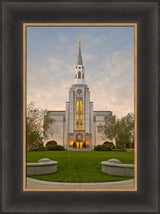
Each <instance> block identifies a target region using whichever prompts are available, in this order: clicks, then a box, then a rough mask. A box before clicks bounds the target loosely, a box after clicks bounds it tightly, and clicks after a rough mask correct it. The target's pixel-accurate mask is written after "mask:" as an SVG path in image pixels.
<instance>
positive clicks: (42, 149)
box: [30, 146, 47, 151]
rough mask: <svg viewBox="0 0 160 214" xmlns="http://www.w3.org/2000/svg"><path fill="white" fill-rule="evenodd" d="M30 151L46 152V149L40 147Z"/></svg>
mask: <svg viewBox="0 0 160 214" xmlns="http://www.w3.org/2000/svg"><path fill="white" fill-rule="evenodd" d="M30 151H47V148H46V147H44V146H40V147H38V148H32V149H31V150H30Z"/></svg>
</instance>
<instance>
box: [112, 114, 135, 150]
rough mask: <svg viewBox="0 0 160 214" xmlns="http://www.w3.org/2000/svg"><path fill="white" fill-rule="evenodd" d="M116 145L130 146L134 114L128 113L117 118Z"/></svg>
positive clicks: (132, 135)
mask: <svg viewBox="0 0 160 214" xmlns="http://www.w3.org/2000/svg"><path fill="white" fill-rule="evenodd" d="M115 129H116V143H117V145H122V146H125V147H126V146H127V147H130V146H131V144H132V142H133V140H134V134H135V131H134V114H133V113H128V114H127V116H125V117H122V118H121V119H118V120H117V123H116V126H115Z"/></svg>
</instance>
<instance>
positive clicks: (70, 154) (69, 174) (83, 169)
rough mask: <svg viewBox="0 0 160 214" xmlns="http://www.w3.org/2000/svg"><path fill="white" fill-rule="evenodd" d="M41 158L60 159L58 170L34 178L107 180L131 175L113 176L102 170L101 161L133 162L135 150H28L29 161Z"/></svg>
mask: <svg viewBox="0 0 160 214" xmlns="http://www.w3.org/2000/svg"><path fill="white" fill-rule="evenodd" d="M41 158H49V159H51V160H56V161H58V170H57V172H55V173H52V174H48V175H34V176H30V177H32V178H36V179H40V180H46V181H56V182H83V183H86V182H106V181H120V180H127V179H130V178H131V177H122V176H112V175H108V174H105V173H103V172H102V171H101V164H100V163H101V161H106V160H109V159H111V158H116V159H119V160H120V161H121V162H122V163H126V164H127V163H128V164H133V163H134V152H113V151H112V152H111V151H109V152H98V151H42V152H37V151H36V152H33V151H32V152H27V162H37V161H38V160H39V159H41Z"/></svg>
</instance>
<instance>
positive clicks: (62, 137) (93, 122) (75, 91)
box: [45, 46, 115, 150]
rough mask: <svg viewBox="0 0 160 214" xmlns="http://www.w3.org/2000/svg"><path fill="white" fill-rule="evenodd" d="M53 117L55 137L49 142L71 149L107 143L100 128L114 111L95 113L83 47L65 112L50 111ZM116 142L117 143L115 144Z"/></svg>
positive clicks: (50, 138)
mask: <svg viewBox="0 0 160 214" xmlns="http://www.w3.org/2000/svg"><path fill="white" fill-rule="evenodd" d="M48 113H49V116H51V117H53V118H54V122H53V124H52V125H51V126H50V128H51V129H52V130H53V133H54V134H52V135H49V134H48V138H47V139H45V143H46V142H47V141H48V140H55V141H57V143H58V144H60V145H63V146H64V147H65V148H66V149H68V150H73V149H75V148H77V149H86V150H92V149H93V147H94V146H95V145H98V144H102V143H103V142H104V141H105V140H107V139H104V138H102V134H100V133H98V131H97V126H98V125H99V124H104V118H105V116H107V115H108V114H112V112H111V111H93V102H91V101H90V91H89V88H88V86H87V84H86V82H85V69H84V66H83V63H82V56H81V47H80V46H79V53H78V58H77V64H76V67H75V73H74V84H73V85H72V86H71V88H70V90H69V101H68V102H66V110H65V111H50V112H48ZM113 143H115V142H114V141H113Z"/></svg>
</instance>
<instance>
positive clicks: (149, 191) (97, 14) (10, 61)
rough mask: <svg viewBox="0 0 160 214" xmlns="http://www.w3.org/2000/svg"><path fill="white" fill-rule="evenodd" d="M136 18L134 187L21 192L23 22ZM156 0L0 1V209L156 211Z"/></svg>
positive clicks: (80, 21) (130, 21)
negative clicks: (113, 0)
mask: <svg viewBox="0 0 160 214" xmlns="http://www.w3.org/2000/svg"><path fill="white" fill-rule="evenodd" d="M32 22H33V23H42V22H43V23H47V22H48V23H64V22H65V23H117V22H118V23H126V22H127V23H137V35H138V38H137V42H138V46H137V51H138V55H137V93H138V95H137V142H138V144H137V146H138V149H137V152H138V154H137V163H138V168H137V173H138V178H137V179H138V180H137V181H138V183H137V184H138V190H137V191H136V192H129V191H127V192H108V191H107V192H97V191H96V192H95V191H90V192H88V191H74V192H73V191H69V192H63V191H61V192H50V191H47V192H23V23H32ZM157 33H158V3H156V2H148V3H147V2H144V3H142V2H141V3H136V2H130V3H129V2H100V3H98V2H92V3H91V2H83V3H78V2H59V3H56V2H19V3H18V2H12V3H11V2H3V4H2V39H3V43H2V50H3V52H2V56H3V58H2V59H3V60H2V68H3V72H2V77H3V84H2V95H3V100H2V101H3V105H2V115H3V117H2V132H3V135H2V137H3V138H2V140H3V145H2V163H3V167H2V175H3V176H2V187H3V188H2V190H3V191H2V199H3V200H2V211H3V212H45V213H46V212H97V213H99V212H131V211H132V212H157V211H158V197H157V194H158V58H157V56H158V44H157V43H158V34H157Z"/></svg>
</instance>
